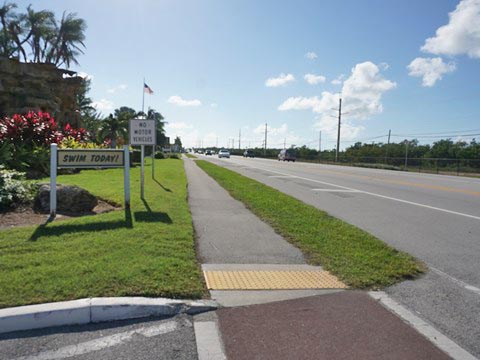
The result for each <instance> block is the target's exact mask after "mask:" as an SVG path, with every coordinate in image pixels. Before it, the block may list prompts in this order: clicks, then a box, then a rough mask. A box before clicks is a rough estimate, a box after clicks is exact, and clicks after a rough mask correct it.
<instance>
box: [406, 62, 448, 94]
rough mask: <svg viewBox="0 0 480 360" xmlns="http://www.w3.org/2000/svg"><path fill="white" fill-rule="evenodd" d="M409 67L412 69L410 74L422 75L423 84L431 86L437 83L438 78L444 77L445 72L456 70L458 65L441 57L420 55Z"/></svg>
mask: <svg viewBox="0 0 480 360" xmlns="http://www.w3.org/2000/svg"><path fill="white" fill-rule="evenodd" d="M407 68H408V70H409V71H410V72H409V73H408V75H410V76H415V77H421V78H422V85H423V86H428V87H431V86H433V85H435V82H437V80H441V79H442V76H443V74H447V73H450V72H453V71H455V68H456V67H455V64H454V63H444V62H443V60H442V59H441V58H439V57H436V58H422V57H418V58H416V59H414V60H413V61H412V62H411V63H410V65H408V66H407Z"/></svg>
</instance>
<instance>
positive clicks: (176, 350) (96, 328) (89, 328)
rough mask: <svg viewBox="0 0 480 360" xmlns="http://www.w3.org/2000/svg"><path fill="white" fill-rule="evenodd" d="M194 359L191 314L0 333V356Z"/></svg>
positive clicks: (78, 359) (21, 358)
mask: <svg viewBox="0 0 480 360" xmlns="http://www.w3.org/2000/svg"><path fill="white" fill-rule="evenodd" d="M66 358H68V359H74V360H90V359H91V360H97V359H102V360H108V359H111V360H122V359H125V360H130V359H136V360H150V359H165V360H170V359H185V360H186V359H197V358H198V357H197V348H196V344H195V334H194V329H193V319H192V317H191V316H187V315H179V316H176V317H173V318H166V319H150V320H146V319H139V320H129V321H114V322H109V323H101V324H90V325H79V326H62V327H55V328H48V329H40V330H31V331H22V332H16V333H9V334H3V335H0V359H11V360H14V359H15V360H27V359H30V360H48V359H66Z"/></svg>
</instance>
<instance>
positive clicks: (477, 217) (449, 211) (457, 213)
mask: <svg viewBox="0 0 480 360" xmlns="http://www.w3.org/2000/svg"><path fill="white" fill-rule="evenodd" d="M250 167H251V168H253V169H258V170H263V171H269V172H271V173H276V174H279V175H285V176H291V177H293V178H297V179H301V180H307V181H312V182H315V183H319V184H324V185H329V186H335V187H338V188H341V189H346V190H353V191H357V192H361V193H363V194H367V195H371V196H376V197H379V198H383V199H388V200H392V201H398V202H401V203H404V204H409V205H415V206H419V207H423V208H426V209H430V210H436V211H441V212H444V213H448V214H453V215H458V216H464V217H467V218H470V219H475V220H480V216H475V215H470V214H465V213H461V212H458V211H453V210H447V209H442V208H439V207H435V206H430V205H425V204H420V203H416V202H413V201H408V200H403V199H399V198H394V197H391V196H386V195H380V194H376V193H372V192H368V191H363V190H359V189H353V188H349V187H346V186H341V185H336V184H332V183H328V182H325V181H320V180H315V179H310V178H306V177H302V176H296V175H290V174H286V173H282V172H280V171H275V170H269V169H265V168H259V167H255V166H250Z"/></svg>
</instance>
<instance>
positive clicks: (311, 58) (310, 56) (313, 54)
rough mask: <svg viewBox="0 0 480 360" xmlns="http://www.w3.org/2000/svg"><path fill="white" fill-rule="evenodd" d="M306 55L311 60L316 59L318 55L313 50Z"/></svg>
mask: <svg viewBox="0 0 480 360" xmlns="http://www.w3.org/2000/svg"><path fill="white" fill-rule="evenodd" d="M305 57H306V58H307V59H310V60H315V59H316V58H317V57H318V56H317V54H315V53H314V52H313V51H310V52H307V53H306V54H305Z"/></svg>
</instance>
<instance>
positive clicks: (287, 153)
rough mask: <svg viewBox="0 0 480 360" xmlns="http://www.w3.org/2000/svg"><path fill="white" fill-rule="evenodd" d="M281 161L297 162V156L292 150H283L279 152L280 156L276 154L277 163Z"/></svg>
mask: <svg viewBox="0 0 480 360" xmlns="http://www.w3.org/2000/svg"><path fill="white" fill-rule="evenodd" d="M281 160H283V161H293V162H295V160H297V155H296V154H295V151H294V150H292V149H283V150H282V151H280V154H278V161H281Z"/></svg>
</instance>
